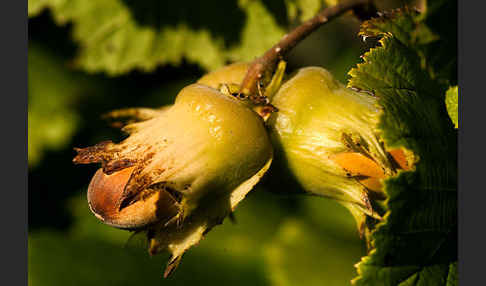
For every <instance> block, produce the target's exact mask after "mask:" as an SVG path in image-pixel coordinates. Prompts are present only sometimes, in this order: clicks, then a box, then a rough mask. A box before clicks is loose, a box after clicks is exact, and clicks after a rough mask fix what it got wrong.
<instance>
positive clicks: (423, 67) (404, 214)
mask: <svg viewBox="0 0 486 286" xmlns="http://www.w3.org/2000/svg"><path fill="white" fill-rule="evenodd" d="M420 19H423V18H420V17H419V16H418V15H417V14H416V13H415V12H412V11H409V10H407V9H405V10H401V11H394V12H393V13H391V14H386V15H385V16H384V17H382V18H378V19H372V20H370V21H368V22H366V23H364V24H363V26H362V30H361V35H363V36H380V37H381V39H380V46H378V47H376V48H373V49H371V50H370V51H369V52H367V53H366V54H364V56H363V60H364V62H363V63H361V64H358V66H357V67H356V68H354V69H352V70H351V71H350V72H349V75H351V79H350V80H349V83H348V85H349V86H354V87H357V88H360V89H364V90H368V91H371V92H373V93H374V94H375V95H376V96H377V97H378V98H379V104H380V105H381V107H382V108H383V112H382V114H381V117H380V122H379V124H378V126H377V127H378V129H379V132H380V134H381V138H382V139H383V140H384V143H385V145H386V146H387V147H390V148H396V147H405V148H407V149H409V150H411V151H412V152H413V153H414V154H415V156H417V157H418V159H419V161H418V163H416V165H415V170H414V171H410V172H400V173H399V174H398V175H397V176H396V177H393V178H389V179H387V180H386V181H385V184H384V185H385V192H386V194H387V200H386V207H387V213H386V215H385V217H384V221H383V222H381V223H379V224H378V225H377V226H376V228H375V229H374V231H373V232H372V234H371V245H372V248H373V249H372V250H371V251H370V252H369V255H368V256H366V257H364V258H362V260H361V262H360V263H358V265H357V268H358V274H359V276H358V277H357V278H355V280H354V281H353V282H354V283H355V284H356V285H455V284H454V282H453V281H454V279H453V275H455V274H452V273H450V272H451V271H452V272H455V266H453V265H454V263H456V261H457V238H456V236H457V198H456V197H457V161H456V160H457V159H456V157H457V146H456V138H457V135H456V132H455V130H454V128H453V126H452V124H451V121H450V119H449V117H448V114H447V110H446V108H445V104H444V101H443V100H444V98H443V94H444V93H445V89H446V87H445V86H444V84H443V82H442V79H441V78H439V77H437V76H436V74H435V73H432V72H431V68H430V66H429V65H428V62H427V57H426V54H424V53H423V51H424V47H426V45H427V44H426V43H433V42H434V40H433V37H430V35H431V34H430V33H428V32H427V33H423V31H425V30H424V29H425V28H427V27H425V26H422V22H420V21H421V20H420ZM421 26H422V27H421ZM417 29H421V32H420V33H418V30H417ZM419 34H420V35H419ZM449 277H452V278H449ZM451 283H452V284H451Z"/></svg>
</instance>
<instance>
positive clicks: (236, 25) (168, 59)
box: [28, 0, 284, 75]
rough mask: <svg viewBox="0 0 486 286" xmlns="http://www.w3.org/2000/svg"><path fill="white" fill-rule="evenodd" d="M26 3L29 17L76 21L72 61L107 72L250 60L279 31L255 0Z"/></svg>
mask: <svg viewBox="0 0 486 286" xmlns="http://www.w3.org/2000/svg"><path fill="white" fill-rule="evenodd" d="M28 6H29V11H28V13H29V17H34V16H36V15H38V14H39V13H40V12H41V11H43V9H44V8H49V9H50V10H51V14H52V16H53V17H54V19H55V21H56V22H57V23H58V24H59V25H64V24H67V23H73V26H72V36H73V38H74V40H75V42H77V43H78V44H79V47H80V49H79V54H78V56H77V58H76V60H75V62H74V64H75V65H76V66H77V67H79V68H82V69H84V70H86V71H88V72H100V71H104V72H106V73H108V74H110V75H119V74H123V73H126V72H129V71H130V70H133V69H137V70H142V71H146V72H148V71H152V70H154V69H155V68H156V67H158V66H160V65H166V64H171V65H179V64H181V62H182V61H183V60H186V61H188V62H190V63H194V64H198V65H200V66H201V67H202V68H204V69H206V70H212V69H215V68H217V67H220V66H222V65H223V64H225V63H226V62H227V61H229V60H231V61H243V60H251V59H253V58H254V57H255V56H258V55H259V54H261V53H263V51H265V50H266V49H268V48H270V47H271V46H272V45H273V44H274V43H275V42H276V41H277V40H278V39H279V38H280V37H281V36H282V35H283V34H284V32H283V30H282V29H281V28H280V27H279V26H278V24H277V23H276V21H275V19H274V18H273V16H272V15H271V13H270V12H269V11H268V10H267V9H266V8H265V6H264V5H263V4H262V2H261V1H259V0H253V1H252V0H248V1H239V2H238V4H237V3H235V2H233V1H216V0H212V1H193V2H191V3H190V4H181V3H178V2H163V3H162V2H160V1H155V0H153V1H143V2H140V1H133V0H105V1H84V0H29V3H28ZM189 6H190V9H189ZM221 11H224V13H222V12H221ZM245 18H246V19H245ZM239 38H241V39H239ZM236 42H239V43H236Z"/></svg>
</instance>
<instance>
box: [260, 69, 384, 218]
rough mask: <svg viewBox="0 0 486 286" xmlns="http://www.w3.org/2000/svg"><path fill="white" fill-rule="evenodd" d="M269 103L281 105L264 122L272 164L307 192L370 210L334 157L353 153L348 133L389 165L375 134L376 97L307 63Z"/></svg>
mask: <svg viewBox="0 0 486 286" xmlns="http://www.w3.org/2000/svg"><path fill="white" fill-rule="evenodd" d="M272 104H273V105H274V106H276V107H277V108H278V110H279V111H278V112H277V113H275V114H273V115H272V116H271V117H270V119H269V121H268V123H269V125H270V128H271V138H272V141H273V144H274V146H275V148H276V155H275V157H276V158H275V159H276V160H275V162H274V163H277V161H278V164H279V165H280V167H281V169H286V170H287V171H288V173H289V174H291V175H292V176H293V177H294V179H295V180H296V181H297V183H298V184H299V185H300V186H301V187H302V188H303V189H304V190H305V191H306V192H309V193H312V194H316V195H320V196H325V197H329V198H333V199H336V200H338V201H341V202H343V203H346V204H350V205H351V206H352V207H353V208H355V209H356V208H358V209H359V210H360V211H362V212H363V213H366V214H368V215H373V210H372V209H371V206H370V203H369V198H368V193H367V190H366V189H365V188H364V187H363V186H362V185H361V184H360V182H359V181H358V180H357V179H356V178H350V174H349V173H348V172H346V170H344V169H343V168H342V167H341V166H340V165H338V164H337V163H336V162H335V161H333V160H332V158H333V156H334V155H335V154H339V153H343V152H356V150H351V148H350V146H349V144H347V142H346V140H345V139H346V138H352V139H355V140H356V141H357V142H359V143H360V144H361V145H360V144H358V145H360V146H362V147H363V149H364V150H365V151H366V155H367V156H369V157H370V158H372V159H373V160H374V161H376V162H379V164H378V165H379V166H385V167H386V166H387V165H388V164H389V162H388V160H387V156H386V152H385V151H384V150H383V149H382V147H381V144H380V142H379V140H378V137H377V134H376V128H375V126H376V124H377V122H378V116H379V113H380V110H379V108H378V106H377V105H376V98H375V97H373V96H371V95H368V94H366V93H360V92H356V91H354V90H351V89H348V88H346V87H345V86H344V85H343V84H341V83H340V82H338V81H337V80H335V79H334V78H333V77H332V75H331V74H330V73H329V72H328V71H327V70H325V69H323V68H319V67H307V68H302V69H300V70H298V71H297V72H296V73H295V74H294V75H293V76H291V77H290V79H289V80H287V81H286V82H285V83H284V84H283V85H282V86H281V88H280V89H279V91H278V92H277V94H276V95H275V96H274V98H273V99H272ZM274 165H275V164H274ZM282 165H285V166H284V167H282Z"/></svg>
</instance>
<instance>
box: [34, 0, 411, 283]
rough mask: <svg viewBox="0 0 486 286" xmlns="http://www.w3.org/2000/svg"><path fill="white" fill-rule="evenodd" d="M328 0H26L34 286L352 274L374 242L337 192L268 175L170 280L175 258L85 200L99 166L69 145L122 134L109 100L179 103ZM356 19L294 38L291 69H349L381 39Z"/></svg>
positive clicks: (346, 277)
mask: <svg viewBox="0 0 486 286" xmlns="http://www.w3.org/2000/svg"><path fill="white" fill-rule="evenodd" d="M323 2H326V1H291V0H286V1H283V0H282V1H250V0H247V1H243V0H241V1H205V2H204V3H207V4H195V2H194V1H177V2H171V3H170V4H167V5H169V6H167V7H163V9H160V6H154V5H159V4H157V3H158V1H145V2H140V3H139V2H137V1H129V0H124V1H122V0H107V1H101V0H100V1H74V0H73V1H68V0H57V1H53V0H43V1H40V0H29V15H30V16H31V18H30V19H29V51H28V54H29V67H28V68H29V74H28V76H29V119H28V120H29V126H28V132H29V134H28V135H29V138H28V140H29V143H28V144H29V265H28V269H29V285H35V286H37V285H89V284H95V285H97V284H100V283H106V284H109V285H134V284H135V285H138V284H146V285H150V284H157V285H158V284H166V285H187V284H189V283H193V284H195V285H205V284H208V285H210V284H211V285H214V284H232V285H233V284H234V285H248V284H251V285H322V284H325V285H348V284H349V281H350V280H351V279H352V278H353V277H354V276H355V269H354V267H353V265H354V264H355V263H356V262H357V261H359V258H360V257H361V256H363V255H365V246H364V243H363V242H362V241H361V240H360V239H359V237H358V233H357V231H356V229H355V224H354V220H353V218H352V217H351V215H350V214H349V213H348V212H347V210H345V209H344V208H343V207H341V206H340V205H339V204H337V203H336V202H332V201H329V200H326V199H322V198H316V197H300V196H284V195H277V194H271V193H269V192H268V191H267V190H265V189H262V188H258V189H256V190H254V191H252V192H251V193H250V195H249V196H248V198H247V199H245V200H244V201H243V202H242V203H241V205H240V206H239V207H238V209H237V211H236V219H237V223H236V224H231V223H230V221H225V222H224V224H223V225H222V226H218V227H216V228H214V229H213V230H212V231H211V232H210V233H209V234H208V236H207V237H206V238H205V239H204V240H203V241H202V242H201V243H200V245H198V246H197V247H195V248H193V249H191V250H190V251H189V252H188V253H187V254H185V257H184V259H183V261H182V263H181V265H180V267H179V269H178V270H177V271H176V272H175V275H174V276H173V277H171V278H169V279H167V280H164V279H162V269H163V267H164V265H165V263H166V259H167V257H165V256H164V255H161V256H156V257H149V256H148V254H147V253H146V250H144V249H143V248H141V247H140V248H137V247H135V248H134V247H132V246H131V245H129V246H128V247H124V246H125V245H126V244H127V241H128V238H129V236H130V233H129V232H126V231H121V230H117V229H113V228H110V227H108V226H105V225H103V224H101V223H100V222H99V221H98V220H97V219H96V218H95V217H94V216H93V215H92V214H91V212H90V211H89V208H88V206H87V203H86V199H85V191H86V188H87V185H88V183H89V181H90V179H91V176H92V175H93V174H94V171H95V170H96V166H73V165H72V163H71V160H72V157H73V156H74V152H73V150H72V148H73V147H84V146H88V145H93V144H95V143H97V142H100V141H102V140H108V139H112V140H114V141H119V140H121V139H122V138H123V135H122V134H121V133H120V132H119V131H117V130H114V129H112V128H110V127H109V126H107V124H106V122H104V121H103V120H101V118H100V117H101V115H102V114H103V113H106V112H108V111H110V110H113V109H118V108H123V107H136V106H147V107H156V106H161V105H165V104H168V103H171V102H172V101H173V99H174V98H175V96H176V95H177V92H178V91H179V90H180V89H181V88H182V87H183V86H185V85H187V84H188V83H191V82H194V81H195V80H196V79H197V78H198V77H200V76H201V75H202V74H203V73H204V72H205V71H206V70H208V69H212V68H215V67H217V66H220V65H222V64H224V63H225V62H227V61H232V60H251V59H252V58H254V57H256V56H258V55H259V54H260V53H261V52H263V51H264V50H265V49H266V48H267V47H269V46H270V45H271V44H273V43H274V42H275V41H276V40H277V39H278V38H279V37H280V36H281V35H283V33H285V32H286V31H288V30H289V29H290V27H292V26H294V25H295V24H297V23H298V21H299V20H302V19H305V18H308V17H309V16H310V15H312V14H313V13H314V11H316V10H317V9H319V8H321V7H322V5H324V4H323ZM331 2H332V1H331ZM382 2H383V1H382ZM402 2H403V1H394V2H393V1H386V5H388V6H386V7H387V8H390V7H393V5H395V6H399V5H402V4H403V3H402ZM307 3H310V4H307ZM390 3H392V4H390ZM160 5H161V4H160ZM164 5H165V4H164ZM193 5H196V7H192V6H193ZM198 5H199V6H198ZM188 6H191V8H190V9H189V8H188ZM154 7H155V8H157V7H158V8H159V9H154ZM46 8H47V9H46ZM190 11H192V12H190ZM358 27H359V23H358V22H357V21H356V20H355V19H354V18H352V17H350V16H349V15H346V16H343V17H342V18H340V19H337V20H336V21H334V22H332V23H330V24H328V25H326V26H325V27H323V28H322V29H320V30H319V31H317V32H316V33H314V34H312V35H311V36H309V38H308V39H306V40H305V41H304V42H302V43H301V44H300V45H299V46H298V47H296V49H295V50H293V51H292V53H291V54H290V55H289V64H288V68H289V71H290V72H292V71H293V70H295V69H296V68H299V67H302V66H308V65H317V66H323V67H325V68H326V69H328V70H330V71H331V72H333V74H334V75H335V76H336V77H337V78H338V79H340V80H341V81H343V82H344V81H345V79H346V72H347V71H348V70H349V69H350V68H351V67H352V66H354V65H355V64H356V63H357V62H358V60H359V56H360V54H362V52H363V51H365V50H366V49H367V48H368V47H369V46H371V45H373V44H374V43H373V41H368V42H366V43H363V42H362V41H360V39H359V38H358V37H357V36H356V34H357V32H358ZM150 37H152V40H150V41H149V38H150ZM154 37H156V38H157V44H155V38H154ZM148 42H151V43H152V44H151V45H148V44H147V43H148ZM148 71H150V73H148ZM113 75H116V77H112V76H113ZM129 244H130V243H129Z"/></svg>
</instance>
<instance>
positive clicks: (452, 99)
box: [445, 85, 459, 128]
mask: <svg viewBox="0 0 486 286" xmlns="http://www.w3.org/2000/svg"><path fill="white" fill-rule="evenodd" d="M457 97H458V88H457V85H456V86H451V87H450V88H449V89H448V90H447V92H446V98H445V103H446V107H447V112H448V113H449V116H450V117H451V120H452V122H453V123H454V126H455V127H456V128H458V127H459V122H458V120H459V119H458V104H457Z"/></svg>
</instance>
